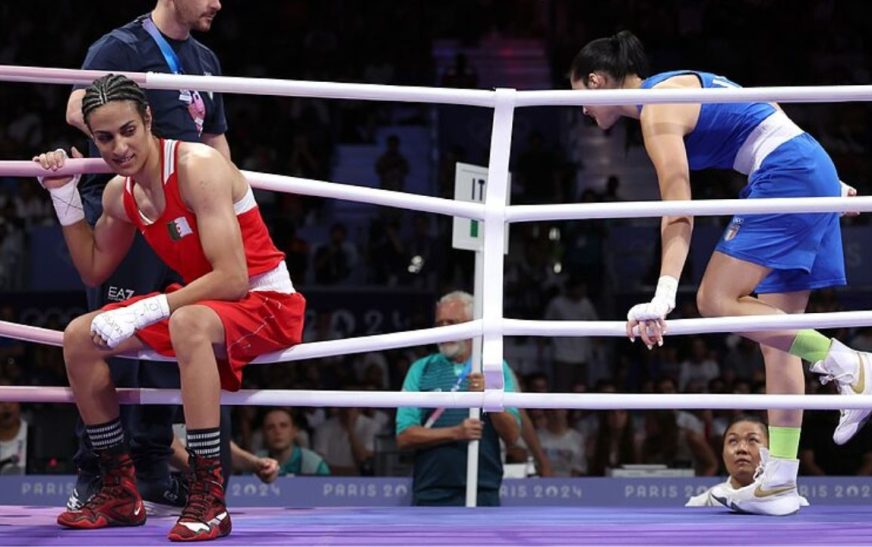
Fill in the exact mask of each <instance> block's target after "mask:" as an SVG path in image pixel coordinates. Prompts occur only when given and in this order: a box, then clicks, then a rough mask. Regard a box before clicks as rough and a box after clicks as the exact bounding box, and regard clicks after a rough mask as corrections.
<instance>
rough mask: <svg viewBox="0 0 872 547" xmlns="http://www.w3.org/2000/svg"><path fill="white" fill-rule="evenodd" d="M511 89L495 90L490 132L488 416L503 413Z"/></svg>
mask: <svg viewBox="0 0 872 547" xmlns="http://www.w3.org/2000/svg"><path fill="white" fill-rule="evenodd" d="M515 93H516V91H515V90H514V89H497V90H496V92H495V94H496V106H495V109H494V118H493V125H492V129H491V143H490V157H489V159H488V170H487V187H486V188H485V196H484V197H485V200H484V204H485V210H484V242H483V256H482V259H483V262H484V275H483V277H484V283H483V294H482V329H483V330H484V332H483V333H482V351H481V357H482V373H483V374H484V379H485V385H486V386H487V390H486V391H485V407H484V409H485V410H486V411H489V412H499V411H501V410H502V409H503V406H502V402H501V395H502V394H503V390H504V388H505V386H504V385H503V333H502V328H501V325H500V323H501V322H502V319H503V269H504V264H503V263H504V258H503V254H504V252H505V234H506V201H507V200H506V196H507V194H508V192H509V155H510V154H511V150H512V123H513V121H514V117H515Z"/></svg>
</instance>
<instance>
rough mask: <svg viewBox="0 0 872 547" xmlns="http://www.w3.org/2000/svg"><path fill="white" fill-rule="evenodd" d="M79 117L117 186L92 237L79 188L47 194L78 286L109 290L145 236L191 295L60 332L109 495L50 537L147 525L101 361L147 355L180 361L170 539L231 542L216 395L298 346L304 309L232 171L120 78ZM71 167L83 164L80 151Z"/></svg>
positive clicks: (91, 91)
mask: <svg viewBox="0 0 872 547" xmlns="http://www.w3.org/2000/svg"><path fill="white" fill-rule="evenodd" d="M82 113H83V115H84V119H85V122H86V124H87V125H88V128H89V129H90V131H91V136H92V137H93V139H94V142H95V143H96V145H97V148H98V149H99V150H100V154H101V156H102V157H103V159H104V160H105V161H106V162H107V163H108V164H109V165H110V166H111V167H112V169H113V170H114V171H115V173H117V176H116V177H114V178H113V179H112V180H111V181H110V182H109V184H108V185H107V186H106V189H105V190H104V192H103V208H104V210H103V215H102V216H101V217H100V219H99V220H98V222H97V224H96V226H95V227H94V229H93V230H92V229H91V228H90V226H89V225H88V223H87V222H85V221H84V215H83V214H82V206H81V199H80V197H79V193H78V190H77V187H76V182H77V177H74V178H70V177H46V178H44V179H42V180H41V183H42V184H43V186H44V187H45V188H46V189H47V190H48V191H49V192H50V193H51V198H52V202H53V204H54V206H55V211H56V212H57V214H58V220H59V221H60V223H61V225H62V226H63V233H64V238H65V239H66V241H67V246H68V247H69V250H70V255H71V256H72V259H73V263H74V264H75V266H76V269H77V270H78V272H79V274H80V275H81V277H82V280H83V281H84V282H85V283H86V284H88V285H97V284H100V283H101V282H103V280H105V279H106V278H107V277H108V276H109V275H110V274H111V273H112V271H113V270H114V269H115V267H116V266H117V265H118V263H119V262H120V261H121V259H122V258H123V257H124V255H125V254H126V252H127V250H128V249H129V248H130V245H131V242H132V241H133V237H134V234H135V232H136V231H137V230H139V231H140V232H141V233H142V234H143V236H144V237H145V239H146V241H148V243H149V244H150V245H151V246H152V247H153V248H154V250H155V252H156V253H157V255H158V256H160V257H161V259H162V260H164V261H165V262H166V263H167V264H168V265H169V266H170V267H171V268H173V269H174V270H176V271H177V272H178V273H179V274H180V275H181V276H182V278H183V279H184V281H185V284H184V286H173V287H170V289H169V290H168V291H167V292H166V293H154V294H149V295H144V296H139V297H136V298H132V299H129V300H126V301H124V302H120V303H113V304H110V305H107V306H105V307H103V308H102V309H101V310H98V311H96V312H92V313H88V314H86V315H83V316H81V317H78V318H76V319H75V320H73V321H71V322H70V324H69V325H68V326H67V328H66V330H65V331H64V358H65V361H66V365H67V375H68V377H69V380H70V386H71V387H72V389H73V394H74V396H75V399H76V404H77V406H78V408H79V412H80V413H81V415H82V419H83V420H84V422H85V424H86V426H87V428H86V429H87V432H88V435H89V437H90V439H91V441H92V443H93V445H94V448H95V449H96V450H97V451H98V453H99V455H100V465H101V474H102V478H103V485H102V487H101V490H100V491H99V492H98V493H97V494H96V495H95V496H94V497H93V498H91V500H90V501H88V503H86V504H85V505H84V506H83V507H82V508H81V509H79V510H77V511H66V512H64V513H62V514H61V515H60V516H59V517H58V523H59V524H61V525H63V526H67V527H70V528H102V527H105V526H136V525H140V524H143V523H144V522H145V509H144V508H143V505H142V499H141V497H140V495H139V492H138V491H137V490H136V483H135V479H134V470H133V462H132V460H131V459H130V456H129V454H128V451H127V446H126V442H125V439H124V432H123V430H122V428H121V423H120V422H119V420H118V416H119V411H118V398H117V395H116V392H115V386H114V385H113V384H112V381H111V379H110V377H109V368H108V365H107V363H106V359H107V358H108V357H111V356H114V355H117V354H120V353H127V352H135V351H137V350H141V349H144V348H150V349H153V350H155V351H157V352H159V353H161V354H163V355H168V356H174V357H175V358H176V359H177V361H178V364H179V371H180V375H181V386H182V389H181V391H182V404H183V405H184V412H185V424H186V426H187V436H188V439H187V446H188V450H189V452H190V463H191V466H190V467H191V469H192V473H193V477H192V479H191V481H192V482H191V491H190V495H189V497H188V502H187V505H186V507H185V509H184V510H183V511H182V515H181V517H180V518H179V520H178V522H177V523H176V525H175V526H174V527H173V529H172V530H171V531H170V534H169V539H171V540H173V541H199V540H208V539H214V538H217V537H221V536H224V535H227V534H228V533H230V528H231V526H230V516H229V514H228V512H227V508H226V506H225V502H224V491H223V488H222V478H221V469H220V459H219V457H220V446H219V442H218V438H219V432H218V431H219V430H218V422H219V400H220V393H221V388H224V389H227V390H231V391H235V390H238V389H239V387H240V385H241V380H242V368H243V367H244V366H245V364H246V363H248V362H250V361H251V360H252V359H254V358H255V357H257V356H258V355H261V354H264V353H268V352H272V351H277V350H280V349H284V348H287V347H289V346H292V345H294V344H297V343H299V342H300V340H301V337H302V329H303V312H304V308H305V300H304V299H303V297H302V295H300V294H299V293H297V292H296V291H295V290H294V287H293V284H292V283H291V279H290V276H289V275H288V271H287V268H286V267H285V262H284V255H283V254H282V253H281V252H280V251H279V250H277V249H276V247H275V246H274V245H273V243H272V241H271V240H270V237H269V234H268V232H267V229H266V226H265V225H264V222H263V219H262V218H261V215H260V211H259V209H258V207H257V203H256V202H255V201H254V196H253V194H252V191H251V187H250V186H249V185H248V183H247V182H246V180H245V178H244V177H243V176H242V174H241V173H240V172H239V170H238V169H237V168H236V166H235V165H233V163H231V162H230V161H229V160H228V159H226V158H225V157H224V156H222V155H221V154H220V153H219V152H217V151H215V150H214V149H213V148H210V147H209V146H206V145H203V144H200V143H188V142H178V141H172V140H164V139H160V138H159V137H157V136H155V135H154V134H152V132H151V113H150V111H149V108H148V102H147V100H146V97H145V94H144V92H143V90H142V89H141V88H140V87H139V86H138V85H137V84H136V83H135V82H133V81H132V80H130V79H128V78H126V77H124V76H119V75H111V74H110V75H108V76H104V77H102V78H99V79H97V80H95V81H94V83H93V84H92V85H91V86H90V87H88V88H87V90H86V92H85V96H84V98H83V101H82ZM73 155H74V156H75V157H81V156H80V154H79V153H78V151H76V150H75V149H74V150H73ZM66 157H67V156H66V153H65V152H64V151H63V150H57V151H54V152H47V153H44V154H40V155H39V156H37V157H35V158H34V161H37V162H39V164H40V165H41V166H42V167H44V168H46V169H49V170H54V169H57V168H59V167H61V166H62V165H63V164H64V160H65V159H66Z"/></svg>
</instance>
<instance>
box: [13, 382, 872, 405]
mask: <svg viewBox="0 0 872 547" xmlns="http://www.w3.org/2000/svg"><path fill="white" fill-rule="evenodd" d="M488 391H489V392H491V393H488V392H484V393H482V392H474V391H454V392H451V391H430V392H420V391H400V392H390V391H330V390H322V391H307V390H293V389H270V390H249V389H242V390H239V391H235V392H227V391H222V392H221V404H225V405H255V406H320V407H324V406H345V407H364V408H367V407H372V408H396V407H401V406H402V407H423V408H437V407H445V408H477V407H483V406H485V403H486V402H487V398H488V397H489V396H490V395H495V396H497V397H498V398H499V399H500V401H501V403H502V404H503V405H505V406H509V407H517V408H572V409H576V408H577V409H589V410H631V409H632V410H659V409H664V408H667V409H672V408H687V409H700V410H704V409H711V410H721V409H723V410H733V409H736V408H741V409H747V410H751V409H755V410H766V409H770V408H787V409H794V408H806V409H814V410H838V409H847V408H869V407H872V395H855V396H851V397H842V396H838V395H747V394H724V393H720V394H712V393H679V394H670V395H662V394H652V393H516V392H503V391H498V390H488ZM118 395H119V402H120V403H121V404H143V405H165V404H181V402H182V399H181V395H180V393H179V390H177V389H149V388H142V389H132V388H118ZM664 399H668V402H666V403H664ZM0 401H16V402H22V403H27V402H31V403H72V402H74V400H73V395H72V391H71V390H70V389H69V388H64V387H43V386H0Z"/></svg>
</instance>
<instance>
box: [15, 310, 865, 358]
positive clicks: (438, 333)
mask: <svg viewBox="0 0 872 547" xmlns="http://www.w3.org/2000/svg"><path fill="white" fill-rule="evenodd" d="M870 324H872V311H843V312H827V313H803V314H795V315H755V316H736V317H711V318H702V319H672V320H669V321H668V322H667V326H668V331H667V336H669V335H673V336H676V335H686V334H712V333H728V332H762V331H771V330H795V329H808V328H820V329H831V328H844V327H862V326H867V325H870ZM482 325H483V322H482V321H481V320H480V319H476V320H473V321H469V322H467V323H462V324H457V325H447V326H444V327H433V328H429V329H419V330H413V331H403V332H392V333H388V334H375V335H371V336H358V337H355V338H348V339H346V340H329V341H324V342H306V343H303V344H299V345H296V346H294V347H292V348H288V349H286V350H283V351H278V352H273V353H268V354H264V355H261V356H260V357H258V358H257V359H255V360H254V361H252V362H253V363H260V364H265V363H280V362H287V361H300V360H303V359H317V358H320V357H329V356H333V355H345V354H352V353H365V352H369V351H379V350H385V349H396V348H405V347H412V346H422V345H427V344H436V343H439V342H451V341H454V340H464V339H468V338H472V337H475V336H481V335H482V334H483V333H484V329H483V328H482ZM624 326H625V323H624V322H622V321H535V320H529V319H502V320H501V321H500V322H499V324H498V327H497V329H496V331H497V332H500V333H502V334H503V335H504V336H566V337H573V336H611V337H618V338H621V337H624V336H626V335H627V333H626V330H625V328H624ZM0 336H4V337H6V338H14V339H17V340H23V341H25V342H34V343H38V344H46V345H49V346H58V347H60V346H62V345H63V333H62V332H60V331H56V330H51V329H45V328H42V327H32V326H29V325H20V324H17V323H10V322H8V321H0ZM123 357H125V358H129V359H146V360H149V361H175V359H172V358H169V357H165V356H163V355H160V354H158V353H155V352H153V351H141V352H139V353H137V354H135V355H133V354H131V355H124V356H123Z"/></svg>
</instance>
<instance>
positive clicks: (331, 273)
mask: <svg viewBox="0 0 872 547" xmlns="http://www.w3.org/2000/svg"><path fill="white" fill-rule="evenodd" d="M356 267H357V250H356V249H355V247H354V244H353V243H351V242H350V241H348V228H346V226H345V225H344V224H342V223H338V222H337V223H336V224H334V225H333V226H331V227H330V240H329V241H328V242H327V243H324V244H322V245H321V246H319V247H318V248H317V249H316V250H315V283H318V284H319V285H340V284H344V283H347V282H348V281H349V280H350V279H349V278H350V276H351V273H352V272H353V271H354V269H355V268H356Z"/></svg>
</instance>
